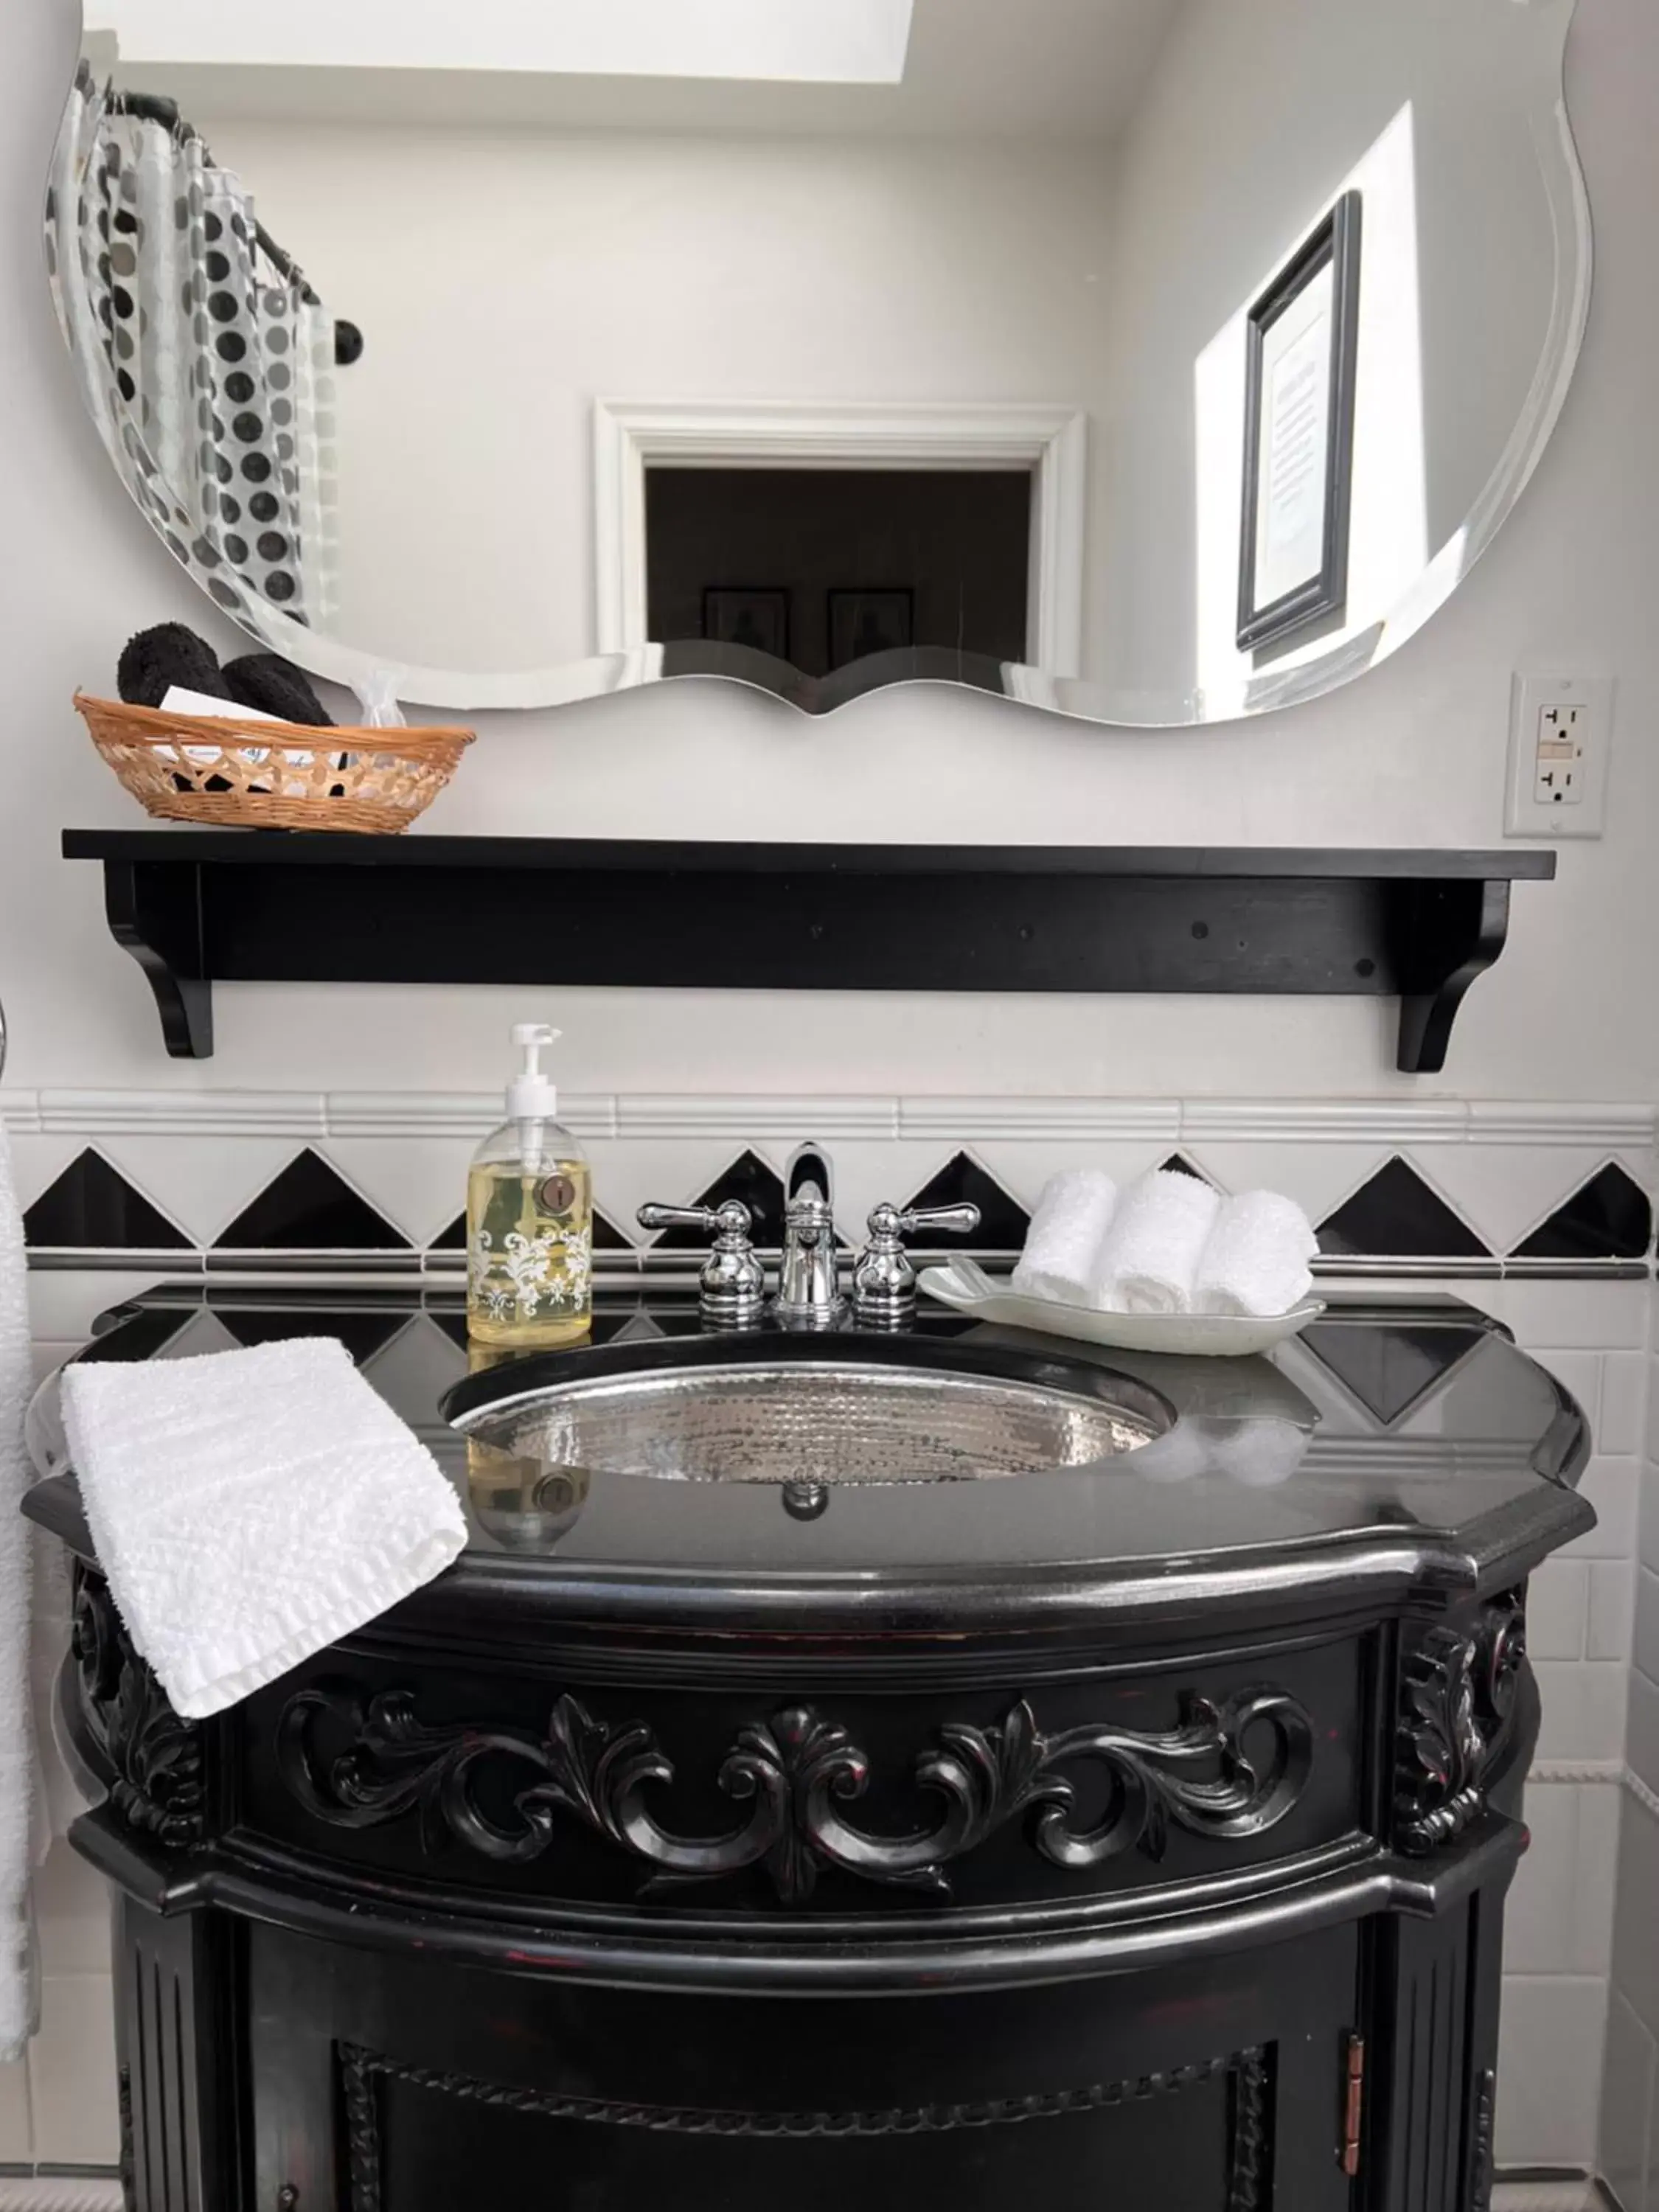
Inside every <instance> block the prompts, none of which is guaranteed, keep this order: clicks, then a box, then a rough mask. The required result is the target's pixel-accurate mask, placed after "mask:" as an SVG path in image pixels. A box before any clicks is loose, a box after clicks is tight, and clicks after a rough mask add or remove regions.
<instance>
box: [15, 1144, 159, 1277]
mask: <svg viewBox="0 0 1659 2212" xmlns="http://www.w3.org/2000/svg"><path fill="white" fill-rule="evenodd" d="M23 1237H24V1242H25V1243H28V1244H32V1245H33V1246H34V1247H35V1248H36V1249H41V1248H43V1247H46V1246H54V1247H58V1248H60V1249H74V1250H76V1251H97V1250H113V1251H134V1252H188V1251H190V1250H191V1249H193V1247H192V1243H191V1238H189V1237H186V1236H185V1232H184V1231H183V1230H182V1229H180V1228H179V1226H178V1225H177V1224H176V1223H174V1222H171V1221H169V1220H168V1219H167V1216H166V1214H165V1213H163V1212H161V1210H160V1208H159V1207H158V1206H154V1205H152V1204H151V1202H150V1200H149V1199H147V1198H146V1197H145V1196H144V1194H143V1191H141V1190H136V1189H135V1188H133V1186H132V1184H131V1183H130V1182H128V1181H127V1179H126V1177H125V1176H124V1175H122V1174H121V1173H120V1172H119V1171H118V1170H117V1169H115V1168H112V1166H111V1165H110V1164H109V1162H108V1161H107V1160H106V1158H104V1156H103V1154H102V1153H101V1152H94V1150H93V1149H92V1147H91V1146H88V1148H87V1150H86V1151H85V1152H82V1154H81V1156H80V1158H78V1159H75V1160H71V1161H70V1164H69V1165H68V1167H66V1168H65V1169H64V1172H63V1173H62V1175H60V1176H58V1180H57V1181H56V1182H54V1183H52V1185H51V1186H50V1187H49V1188H47V1189H46V1190H43V1191H42V1192H41V1194H40V1197H39V1198H37V1199H36V1200H35V1201H34V1203H33V1206H30V1207H29V1208H28V1210H27V1212H25V1214H24V1216H23Z"/></svg>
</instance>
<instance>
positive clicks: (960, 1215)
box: [870, 1205, 979, 1237]
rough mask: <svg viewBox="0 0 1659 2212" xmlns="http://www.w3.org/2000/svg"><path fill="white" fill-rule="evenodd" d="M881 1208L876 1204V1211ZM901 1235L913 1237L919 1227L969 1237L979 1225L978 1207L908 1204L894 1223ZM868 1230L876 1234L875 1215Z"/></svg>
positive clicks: (872, 1216)
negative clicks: (943, 1230) (945, 1230)
mask: <svg viewBox="0 0 1659 2212" xmlns="http://www.w3.org/2000/svg"><path fill="white" fill-rule="evenodd" d="M881 1211H882V1209H881V1208H880V1207H879V1206H878V1207H877V1209H876V1212H877V1213H879V1212H881ZM896 1226H897V1230H898V1233H899V1235H900V1236H901V1237H914V1236H915V1233H916V1231H918V1230H919V1229H948V1230H950V1231H951V1232H952V1233H953V1234H955V1235H958V1236H962V1237H971V1236H972V1234H973V1232H974V1231H975V1229H977V1228H978V1227H979V1208H978V1206H965V1205H964V1206H907V1207H906V1208H905V1209H904V1211H903V1212H902V1213H901V1214H900V1215H899V1217H898V1221H897V1224H896ZM870 1232H871V1234H872V1236H874V1235H875V1234H876V1215H875V1214H874V1213H872V1215H871V1217H870Z"/></svg>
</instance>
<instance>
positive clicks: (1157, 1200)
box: [1093, 1168, 1221, 1314]
mask: <svg viewBox="0 0 1659 2212" xmlns="http://www.w3.org/2000/svg"><path fill="white" fill-rule="evenodd" d="M1220 1210H1221V1199H1220V1196H1219V1194H1218V1192H1216V1191H1215V1190H1214V1189H1212V1187H1211V1186H1210V1185H1209V1184H1208V1183H1207V1182H1200V1181H1199V1179H1198V1177H1197V1176H1189V1175H1183V1174H1182V1172H1181V1170H1179V1169H1178V1168H1158V1169H1155V1170H1153V1172H1152V1174H1151V1175H1144V1176H1139V1178H1138V1180H1137V1181H1135V1182H1132V1183H1131V1184H1130V1185H1129V1187H1128V1188H1127V1190H1126V1191H1125V1192H1124V1194H1123V1195H1122V1197H1121V1199H1120V1200H1119V1201H1118V1208H1117V1212H1116V1213H1115V1215H1114V1216H1113V1219H1112V1225H1111V1227H1110V1228H1109V1230H1108V1231H1107V1232H1106V1241H1105V1243H1103V1245H1102V1246H1101V1249H1100V1254H1099V1257H1098V1259H1097V1261H1096V1273H1095V1285H1094V1299H1093V1303H1094V1304H1096V1305H1097V1306H1099V1307H1100V1308H1101V1309H1102V1310H1103V1311H1104V1312H1106V1313H1133V1314H1179V1313H1190V1312H1191V1311H1192V1310H1193V1285H1194V1282H1195V1281H1196V1279H1197V1275H1198V1263H1199V1260H1200V1256H1201V1255H1202V1253H1203V1250H1204V1246H1205V1243H1206V1239H1207V1238H1208V1237H1209V1234H1210V1231H1211V1230H1212V1229H1213V1228H1214V1226H1215V1219H1216V1216H1217V1214H1218V1212H1220Z"/></svg>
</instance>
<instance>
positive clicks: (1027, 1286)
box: [1013, 1168, 1117, 1306]
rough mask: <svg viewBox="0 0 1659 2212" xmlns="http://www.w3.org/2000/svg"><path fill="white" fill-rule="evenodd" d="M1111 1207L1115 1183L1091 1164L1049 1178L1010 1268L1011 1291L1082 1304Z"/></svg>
mask: <svg viewBox="0 0 1659 2212" xmlns="http://www.w3.org/2000/svg"><path fill="white" fill-rule="evenodd" d="M1116 1209H1117V1185H1116V1184H1115V1182H1113V1181H1112V1178H1111V1177H1110V1176H1109V1175H1102V1174H1100V1173H1099V1172H1098V1170H1096V1169H1094V1168H1066V1169H1064V1170H1062V1171H1061V1172H1060V1174H1059V1175H1054V1176H1049V1178H1048V1182H1046V1183H1044V1184H1043V1186H1042V1197H1041V1198H1039V1199H1038V1200H1037V1203H1036V1212H1035V1213H1034V1214H1033V1215H1032V1216H1031V1226H1030V1230H1029V1231H1027V1232H1026V1237H1025V1249H1024V1253H1023V1254H1022V1255H1020V1261H1019V1265H1018V1267H1016V1268H1015V1269H1014V1275H1013V1287H1014V1289H1015V1290H1016V1291H1018V1292H1019V1293H1020V1295H1021V1297H1028V1298H1058V1299H1060V1302H1061V1303H1062V1304H1066V1305H1076V1306H1086V1305H1088V1304H1090V1303H1091V1300H1092V1298H1093V1296H1094V1283H1095V1273H1096V1262H1097V1260H1098V1259H1099V1257H1100V1248H1101V1244H1102V1243H1103V1240H1104V1237H1105V1235H1106V1231H1108V1229H1109V1228H1110V1226H1111V1221H1112V1216H1113V1214H1114V1212H1115V1211H1116Z"/></svg>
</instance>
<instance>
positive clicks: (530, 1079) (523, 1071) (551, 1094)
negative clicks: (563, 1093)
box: [507, 1022, 564, 1121]
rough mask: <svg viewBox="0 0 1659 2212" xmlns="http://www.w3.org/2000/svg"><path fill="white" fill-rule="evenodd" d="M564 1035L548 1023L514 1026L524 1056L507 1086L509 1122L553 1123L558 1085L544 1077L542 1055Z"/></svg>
mask: <svg viewBox="0 0 1659 2212" xmlns="http://www.w3.org/2000/svg"><path fill="white" fill-rule="evenodd" d="M563 1034H564V1032H563V1030H550V1029H549V1028H548V1026H547V1024H546V1023H545V1022H515V1023H514V1024H513V1043H514V1044H515V1045H517V1046H518V1048H519V1049H520V1051H521V1052H522V1053H523V1054H524V1066H522V1067H521V1068H520V1071H519V1073H517V1074H516V1075H515V1076H514V1077H513V1080H512V1082H511V1083H509V1084H508V1085H507V1119H508V1121H551V1120H552V1119H553V1117H554V1115H556V1113H557V1112H558V1110H559V1091H558V1085H556V1083H555V1082H554V1080H553V1079H552V1077H551V1076H550V1075H547V1074H544V1073H543V1071H542V1054H543V1053H544V1051H546V1050H547V1049H548V1048H550V1046H551V1045H552V1044H553V1043H554V1042H556V1040H557V1039H558V1038H559V1037H561V1036H563Z"/></svg>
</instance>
